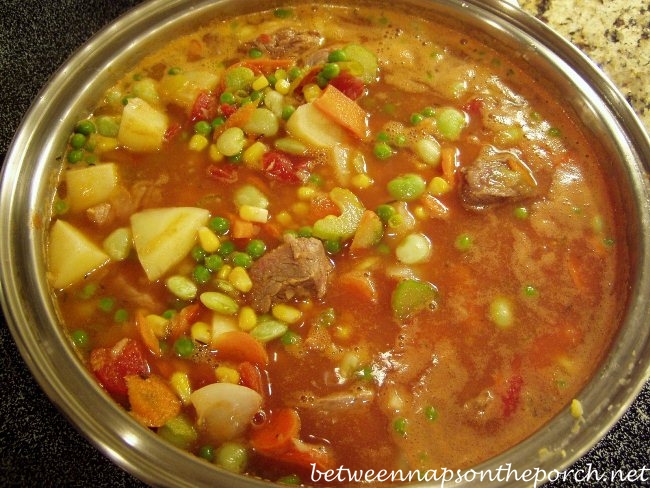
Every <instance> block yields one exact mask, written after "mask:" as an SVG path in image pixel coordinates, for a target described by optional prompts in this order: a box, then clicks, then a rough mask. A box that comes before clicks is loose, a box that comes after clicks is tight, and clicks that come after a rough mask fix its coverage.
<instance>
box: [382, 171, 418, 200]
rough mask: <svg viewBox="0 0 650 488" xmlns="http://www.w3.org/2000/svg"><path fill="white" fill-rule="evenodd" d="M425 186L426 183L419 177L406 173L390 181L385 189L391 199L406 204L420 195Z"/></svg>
mask: <svg viewBox="0 0 650 488" xmlns="http://www.w3.org/2000/svg"><path fill="white" fill-rule="evenodd" d="M426 186H427V184H426V181H424V178H422V177H421V176H420V175H418V174H415V173H407V174H405V175H401V176H398V177H397V178H393V179H392V180H390V181H389V182H388V185H387V188H388V193H390V195H391V196H392V197H393V198H395V199H396V200H402V201H406V202H408V201H411V200H415V199H416V198H418V197H419V196H420V195H422V194H423V193H424V190H425V189H426Z"/></svg>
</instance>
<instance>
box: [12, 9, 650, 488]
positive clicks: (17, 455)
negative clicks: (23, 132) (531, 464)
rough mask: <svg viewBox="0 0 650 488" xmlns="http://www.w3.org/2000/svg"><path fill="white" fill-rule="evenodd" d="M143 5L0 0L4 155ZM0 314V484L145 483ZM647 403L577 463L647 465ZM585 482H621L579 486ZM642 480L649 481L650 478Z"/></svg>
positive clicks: (646, 396)
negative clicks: (88, 428) (26, 352)
mask: <svg viewBox="0 0 650 488" xmlns="http://www.w3.org/2000/svg"><path fill="white" fill-rule="evenodd" d="M138 3H140V2H139V1H137V0H105V1H102V0H83V1H82V0H59V1H57V0H53V1H52V2H49V1H47V2H43V1H42V0H2V1H1V2H0V80H1V81H0V83H1V92H0V97H1V98H0V101H1V104H0V160H1V161H4V159H5V155H6V153H7V150H8V147H9V144H10V142H11V139H12V137H13V134H14V132H15V131H16V129H17V128H18V125H19V123H20V120H21V119H22V117H23V115H24V114H25V113H26V112H27V110H28V108H29V106H30V104H31V102H32V100H34V99H35V98H36V96H37V94H38V92H39V90H40V89H41V88H42V87H43V86H45V84H46V83H47V80H48V79H49V77H50V76H51V75H52V73H54V72H55V71H56V70H57V69H58V68H59V67H60V66H61V65H62V64H63V63H64V62H65V60H66V59H67V58H68V57H69V56H70V55H72V53H73V52H74V51H75V50H76V49H77V48H78V47H79V46H81V45H82V44H83V43H84V42H85V41H86V40H87V39H89V38H90V37H91V36H92V35H93V34H94V33H95V32H97V31H98V30H99V29H101V28H102V27H103V26H105V25H106V24H108V23H109V22H110V21H111V20H113V19H114V18H116V17H118V16H119V15H121V14H123V13H125V12H126V11H128V10H129V9H131V8H132V7H134V6H135V5H137V4H138ZM0 318H1V323H0V387H1V389H2V393H1V396H0V398H1V403H0V486H35V487H36V486H43V487H54V486H62V487H63V486H66V487H75V486H79V487H88V486H93V487H136V486H144V485H143V484H142V483H141V482H139V481H138V480H136V479H135V478H133V477H132V476H130V475H129V474H127V473H126V472H125V471H123V470H122V469H120V468H119V467H117V466H116V465H115V464H113V463H112V462H111V461H110V460H108V459H107V458H106V457H104V456H103V455H102V454H101V453H100V452H99V451H98V450H96V449H95V448H94V447H93V446H92V445H91V444H90V443H89V442H88V441H87V440H86V439H85V438H84V437H83V436H82V435H80V434H79V433H78V432H77V431H76V430H75V428H74V427H73V426H72V424H70V423H69V422H68V420H67V419H66V418H65V417H63V416H62V415H61V414H60V413H59V411H58V410H57V408H56V407H55V406H54V405H53V404H52V403H51V402H50V401H49V399H48V398H47V397H46V396H45V394H44V393H43V392H42V391H41V389H40V388H39V386H38V384H37V383H36V381H35V380H34V379H33V377H32V376H31V374H30V372H29V370H28V369H27V367H26V365H25V363H24V362H23V360H22V358H21V357H20V354H19V352H18V349H17V348H16V345H15V344H14V342H13V339H12V337H11V334H10V332H9V330H8V328H7V325H6V322H5V319H4V316H2V317H0ZM649 325H650V324H649ZM649 405H650V388H649V387H648V385H646V387H645V388H644V390H643V391H642V393H641V395H640V396H639V397H638V398H637V400H636V401H635V402H634V403H633V404H632V406H631V408H630V409H629V411H628V412H627V413H626V414H625V415H624V416H623V418H622V420H621V421H620V422H619V423H618V424H617V425H616V426H615V428H614V429H613V430H612V431H611V432H610V433H609V434H608V435H607V436H606V437H605V438H604V439H603V440H602V441H601V442H600V443H599V444H597V445H596V446H595V447H594V448H593V449H592V450H591V451H590V452H589V453H588V454H587V455H586V456H585V457H583V458H582V459H580V460H579V461H578V462H577V463H576V464H575V465H574V466H573V468H574V469H588V468H589V466H590V465H591V467H592V469H598V470H599V471H600V472H601V473H603V472H611V471H612V470H616V469H622V470H623V471H627V470H632V469H637V470H640V469H641V468H643V467H644V466H645V467H648V468H649V469H650V408H649ZM646 479H650V471H646ZM641 484H642V483H640V482H639V483H637V484H636V486H639V485H641ZM588 485H591V486H621V484H620V483H617V484H613V483H608V484H602V483H601V484H598V485H597V484H591V483H590V484H586V483H585V484H581V485H580V486H588ZM643 485H645V486H650V482H646V483H643ZM551 486H578V485H577V484H576V483H552V484H551Z"/></svg>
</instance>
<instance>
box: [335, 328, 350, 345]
mask: <svg viewBox="0 0 650 488" xmlns="http://www.w3.org/2000/svg"><path fill="white" fill-rule="evenodd" d="M334 336H335V337H336V338H337V339H339V340H343V341H347V340H349V339H350V337H352V327H350V326H349V325H337V326H336V327H335V328H334Z"/></svg>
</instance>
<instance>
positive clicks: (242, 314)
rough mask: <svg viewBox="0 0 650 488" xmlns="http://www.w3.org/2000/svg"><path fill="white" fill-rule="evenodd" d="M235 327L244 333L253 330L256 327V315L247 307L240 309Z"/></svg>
mask: <svg viewBox="0 0 650 488" xmlns="http://www.w3.org/2000/svg"><path fill="white" fill-rule="evenodd" d="M237 325H239V328H240V329H241V330H243V331H244V332H248V331H251V330H253V329H254V328H255V326H256V325H257V314H256V313H255V310H253V308H252V307H249V306H248V305H245V306H243V307H242V308H240V309H239V317H238V322H237Z"/></svg>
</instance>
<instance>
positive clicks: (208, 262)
mask: <svg viewBox="0 0 650 488" xmlns="http://www.w3.org/2000/svg"><path fill="white" fill-rule="evenodd" d="M203 264H204V265H205V267H206V268H208V269H209V270H210V271H212V272H213V273H214V272H215V271H219V270H220V269H221V268H222V266H223V258H222V257H221V256H219V255H218V254H210V255H209V256H206V257H205V260H204V261H203Z"/></svg>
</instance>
